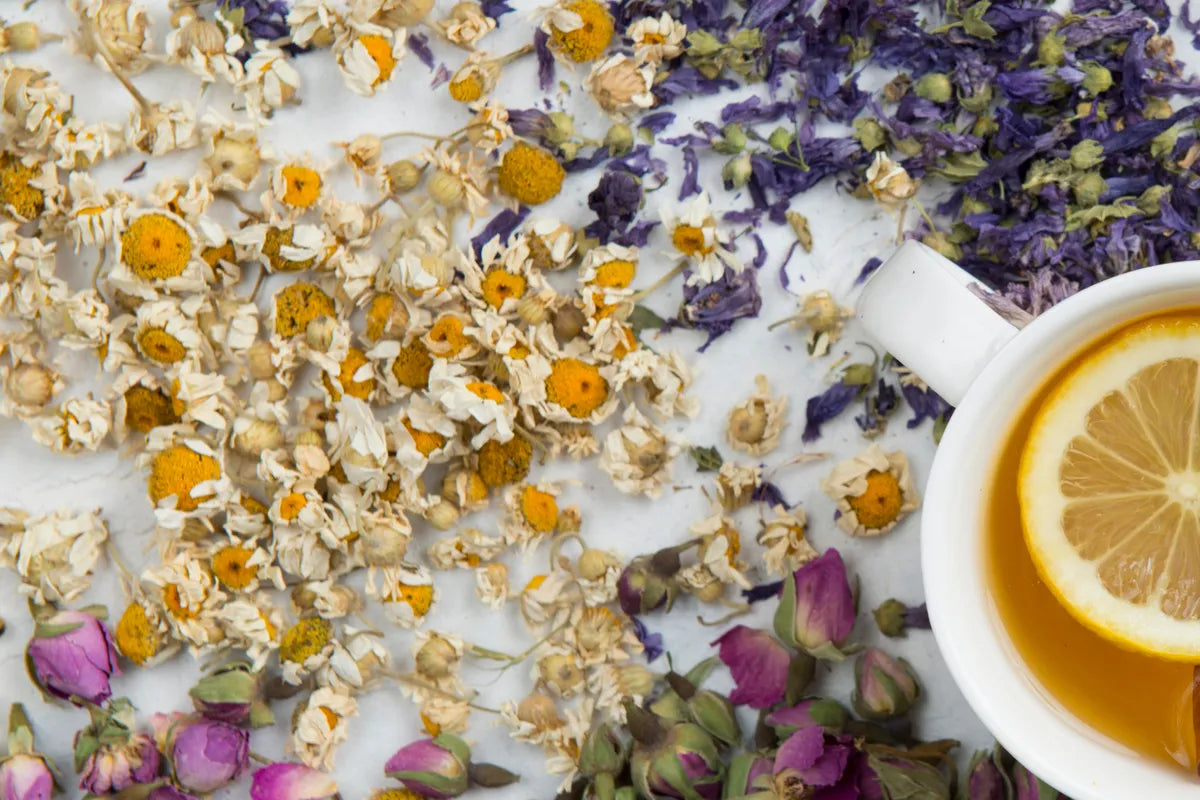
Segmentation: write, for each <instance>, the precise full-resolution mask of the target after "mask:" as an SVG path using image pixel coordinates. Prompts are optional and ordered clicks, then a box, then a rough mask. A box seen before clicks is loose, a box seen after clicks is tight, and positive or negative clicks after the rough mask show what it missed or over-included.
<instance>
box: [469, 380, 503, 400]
mask: <svg viewBox="0 0 1200 800" xmlns="http://www.w3.org/2000/svg"><path fill="white" fill-rule="evenodd" d="M467 391H468V392H470V393H471V394H473V395H475V396H476V397H478V398H480V399H481V400H490V401H491V402H493V403H499V404H501V405H503V404H504V392H502V391H500V390H499V389H497V388H496V387H495V386H494V385H493V384H490V383H488V382H487V381H470V382H469V383H468V384H467Z"/></svg>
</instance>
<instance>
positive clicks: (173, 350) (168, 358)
mask: <svg viewBox="0 0 1200 800" xmlns="http://www.w3.org/2000/svg"><path fill="white" fill-rule="evenodd" d="M137 346H138V350H140V351H141V353H142V355H144V356H145V357H146V358H148V359H150V360H151V361H157V362H158V363H159V364H174V363H176V362H177V361H182V360H183V357H184V356H186V355H187V348H186V347H184V346H183V342H181V341H179V339H177V338H175V337H174V336H172V335H171V334H169V333H167V331H166V329H165V328H160V327H149V328H142V329H141V330H140V331H138V335H137Z"/></svg>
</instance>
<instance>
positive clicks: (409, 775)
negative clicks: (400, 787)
mask: <svg viewBox="0 0 1200 800" xmlns="http://www.w3.org/2000/svg"><path fill="white" fill-rule="evenodd" d="M470 763H471V749H470V748H469V747H468V746H467V744H466V742H464V741H462V740H461V739H459V738H458V737H457V736H451V735H449V734H442V735H441V736H439V737H437V738H436V739H422V740H420V741H416V742H413V743H412V744H409V745H405V746H404V747H402V748H400V749H399V750H397V751H396V753H395V755H393V756H392V757H391V758H389V759H388V760H387V764H385V765H384V771H385V772H386V773H387V776H388V777H389V778H395V779H396V780H398V781H400V782H401V783H402V784H404V788H406V789H408V790H410V791H413V792H416V793H417V794H419V795H421V796H422V797H427V798H431V799H432V800H445V798H448V797H458V796H459V795H460V794H462V793H463V792H465V791H466V790H467V787H468V786H470V778H469V776H468V773H467V770H468V768H469V766H470Z"/></svg>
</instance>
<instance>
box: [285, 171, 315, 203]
mask: <svg viewBox="0 0 1200 800" xmlns="http://www.w3.org/2000/svg"><path fill="white" fill-rule="evenodd" d="M279 174H280V176H281V177H282V178H283V202H284V203H286V204H287V205H289V206H291V207H292V208H308V207H309V206H311V205H312V204H313V203H315V202H317V198H318V197H319V196H320V195H321V176H320V174H319V173H318V172H317V171H316V170H315V169H312V168H311V167H304V166H301V165H299V164H289V165H287V166H286V167H284V168H283V169H281V170H280V171H279Z"/></svg>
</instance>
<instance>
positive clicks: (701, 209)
mask: <svg viewBox="0 0 1200 800" xmlns="http://www.w3.org/2000/svg"><path fill="white" fill-rule="evenodd" d="M660 213H661V216H662V221H663V226H664V227H665V228H666V229H667V231H668V232H669V233H670V235H671V244H673V245H674V246H675V249H676V250H677V251H678V252H679V253H680V254H681V255H682V256H683V257H684V258H686V259H687V262H688V268H689V269H690V270H691V275H690V276H689V277H688V283H689V284H691V285H697V286H703V285H706V284H709V283H712V282H713V281H716V280H720V279H721V277H722V276H724V274H725V270H727V269H728V270H730V271H732V272H740V271H741V270H742V269H743V268H744V265H743V264H742V263H741V261H740V260H738V257H737V256H736V255H734V253H733V252H732V251H731V250H729V249H728V247H727V246H726V245H725V244H724V243H723V242H722V241H721V239H720V235H719V232H718V231H717V220H716V218H715V217H714V216H713V213H712V204H711V202H710V201H709V198H708V193H707V192H701V193H700V194H698V195H696V196H695V197H694V198H693V199H692V200H690V201H688V203H687V205H686V206H684V208H683V209H682V210H681V211H679V212H675V211H671V210H670V209H668V208H666V207H665V206H664V207H663V208H662V209H661V211H660Z"/></svg>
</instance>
